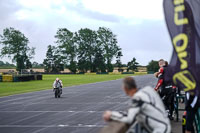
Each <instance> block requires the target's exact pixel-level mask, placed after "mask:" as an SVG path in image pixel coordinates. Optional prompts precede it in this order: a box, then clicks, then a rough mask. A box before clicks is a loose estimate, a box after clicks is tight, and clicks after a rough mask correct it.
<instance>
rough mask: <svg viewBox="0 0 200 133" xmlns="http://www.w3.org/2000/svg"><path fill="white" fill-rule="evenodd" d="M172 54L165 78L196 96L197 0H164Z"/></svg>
mask: <svg viewBox="0 0 200 133" xmlns="http://www.w3.org/2000/svg"><path fill="white" fill-rule="evenodd" d="M164 12H165V19H166V23H167V27H168V31H169V33H170V37H171V40H172V44H173V54H172V58H171V61H170V65H169V67H168V69H167V70H166V75H165V79H166V80H173V83H174V84H175V85H176V86H178V87H179V88H181V89H183V90H184V91H186V92H188V91H189V92H190V94H192V95H197V96H199V95H200V0H164Z"/></svg>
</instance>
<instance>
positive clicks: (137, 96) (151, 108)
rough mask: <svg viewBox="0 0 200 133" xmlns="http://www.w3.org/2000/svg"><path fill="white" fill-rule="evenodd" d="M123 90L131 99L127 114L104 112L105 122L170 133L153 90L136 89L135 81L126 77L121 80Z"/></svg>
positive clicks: (167, 121)
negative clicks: (139, 126) (117, 122)
mask: <svg viewBox="0 0 200 133" xmlns="http://www.w3.org/2000/svg"><path fill="white" fill-rule="evenodd" d="M123 90H124V92H125V93H126V95H128V96H129V97H131V100H132V102H131V106H130V108H129V109H128V111H127V112H123V113H122V112H116V111H105V112H104V114H103V119H104V120H105V121H110V120H115V121H120V122H124V123H127V124H129V125H130V127H131V126H132V125H134V124H135V123H136V122H137V123H139V124H141V126H142V127H143V128H145V129H146V130H147V131H148V132H151V133H170V132H171V126H170V122H169V119H168V117H167V116H166V113H165V108H164V105H163V103H162V100H161V99H160V97H159V95H158V94H157V92H156V91H154V89H153V88H151V87H149V86H147V87H144V88H142V89H138V88H137V85H136V83H135V80H134V79H133V78H132V77H127V78H125V79H124V80H123Z"/></svg>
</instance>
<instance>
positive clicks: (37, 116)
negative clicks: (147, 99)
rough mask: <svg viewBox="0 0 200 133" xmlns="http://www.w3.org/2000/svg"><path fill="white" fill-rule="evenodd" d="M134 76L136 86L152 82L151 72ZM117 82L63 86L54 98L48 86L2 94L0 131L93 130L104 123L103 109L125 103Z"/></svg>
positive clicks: (69, 132)
mask: <svg viewBox="0 0 200 133" xmlns="http://www.w3.org/2000/svg"><path fill="white" fill-rule="evenodd" d="M135 79H136V81H137V83H138V87H144V86H147V85H149V86H152V87H153V86H155V83H156V79H155V78H154V77H153V76H152V75H145V76H136V77H135ZM52 82H53V81H52ZM121 82H122V80H113V81H107V82H99V83H94V84H86V85H79V86H73V87H66V88H63V94H62V97H61V98H59V99H56V98H54V95H53V91H52V90H45V91H38V92H32V93H25V94H20V95H13V96H8V97H2V98H0V133H96V132H98V131H99V129H100V128H102V127H103V126H105V125H106V123H105V122H104V121H103V120H102V113H103V111H105V110H118V111H123V110H125V109H126V108H127V107H128V102H129V101H128V97H127V96H126V95H125V94H124V93H123V91H122V89H121ZM49 86H50V87H51V85H49Z"/></svg>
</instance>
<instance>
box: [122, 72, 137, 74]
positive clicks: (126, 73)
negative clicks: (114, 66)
mask: <svg viewBox="0 0 200 133" xmlns="http://www.w3.org/2000/svg"><path fill="white" fill-rule="evenodd" d="M122 74H134V72H122Z"/></svg>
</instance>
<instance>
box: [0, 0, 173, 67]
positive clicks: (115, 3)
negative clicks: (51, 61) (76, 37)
mask: <svg viewBox="0 0 200 133" xmlns="http://www.w3.org/2000/svg"><path fill="white" fill-rule="evenodd" d="M162 2H163V1H162V0H151V1H150V0H0V34H2V32H3V29H4V28H6V27H14V28H15V29H17V30H20V31H21V32H23V33H24V34H25V36H26V37H28V38H29V41H30V44H29V45H30V46H33V47H36V55H35V57H34V59H33V61H37V62H39V63H41V62H43V59H44V58H45V53H46V50H47V46H48V45H55V43H54V42H55V38H54V35H55V33H56V31H57V29H58V28H68V29H69V30H71V31H73V32H74V31H77V30H79V29H80V28H90V29H93V30H97V29H98V27H102V26H103V27H108V28H110V29H111V30H112V31H113V32H114V33H115V34H116V35H117V39H118V45H120V47H121V48H122V52H123V57H122V62H123V63H127V62H128V61H130V60H131V59H132V58H133V57H136V59H137V60H138V62H139V63H140V64H142V65H147V64H148V62H149V61H150V60H152V59H154V60H158V59H160V58H164V59H166V60H169V59H170V57H171V53H172V46H171V41H170V38H169V35H168V31H167V28H166V24H165V20H164V14H163V6H162ZM3 60H7V59H6V58H4V59H3Z"/></svg>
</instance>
